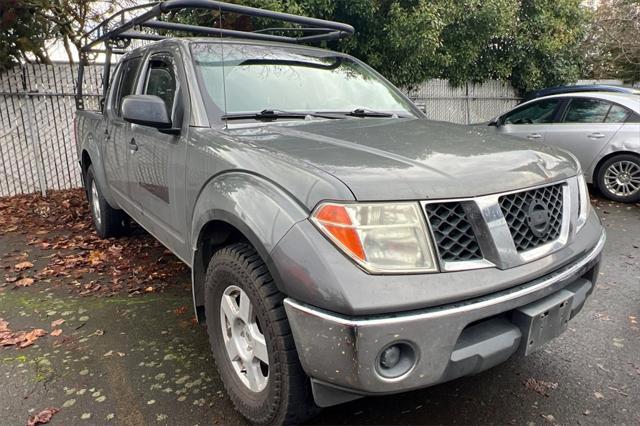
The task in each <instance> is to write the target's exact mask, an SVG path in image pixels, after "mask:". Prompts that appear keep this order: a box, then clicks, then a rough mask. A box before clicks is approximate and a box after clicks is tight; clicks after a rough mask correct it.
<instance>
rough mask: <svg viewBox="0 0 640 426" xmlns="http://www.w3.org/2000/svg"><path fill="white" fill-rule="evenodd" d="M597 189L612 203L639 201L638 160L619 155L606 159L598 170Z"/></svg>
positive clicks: (632, 156)
mask: <svg viewBox="0 0 640 426" xmlns="http://www.w3.org/2000/svg"><path fill="white" fill-rule="evenodd" d="M597 185H598V189H599V190H600V192H602V194H603V195H604V196H605V197H607V198H609V199H610V200H613V201H618V202H620V203H635V202H637V201H639V200H640V158H638V157H636V156H635V155H631V154H620V155H616V156H614V157H611V158H609V159H607V160H606V161H605V162H604V163H602V165H601V166H600V168H599V169H598V175H597Z"/></svg>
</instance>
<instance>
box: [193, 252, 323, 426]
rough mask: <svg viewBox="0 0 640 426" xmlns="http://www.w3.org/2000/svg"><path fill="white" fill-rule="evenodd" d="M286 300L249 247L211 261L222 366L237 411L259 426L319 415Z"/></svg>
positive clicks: (215, 338) (208, 306) (210, 312)
mask: <svg viewBox="0 0 640 426" xmlns="http://www.w3.org/2000/svg"><path fill="white" fill-rule="evenodd" d="M283 299H284V297H283V295H282V293H280V292H279V291H278V289H277V287H276V286H275V283H274V282H273V279H272V278H271V275H270V274H269V271H268V270H267V267H266V265H265V264H264V262H263V261H262V259H261V258H260V256H259V255H258V253H257V252H256V251H255V249H254V248H253V247H251V246H250V245H249V244H246V243H236V244H232V245H230V246H227V247H225V248H223V249H221V250H219V251H218V252H216V253H215V254H214V255H213V257H212V259H211V261H210V262H209V267H208V269H207V277H206V283H205V312H206V321H207V333H208V334H209V341H210V344H211V350H212V351H213V355H214V358H215V361H216V367H217V369H218V373H219V375H220V378H221V379H222V382H223V384H224V386H225V389H226V391H227V394H228V395H229V398H230V399H231V401H232V402H233V405H234V406H235V408H236V410H237V411H239V412H240V413H241V414H242V415H243V416H244V417H246V418H247V419H248V420H249V421H251V422H253V423H257V424H291V423H293V424H297V423H300V422H303V421H304V420H306V419H307V418H309V417H311V416H312V415H313V414H315V412H316V410H317V407H315V404H313V401H312V396H311V388H310V383H309V378H308V377H307V376H306V375H305V373H304V371H303V370H302V366H301V365H300V361H299V359H298V354H297V352H296V349H295V345H294V342H293V336H292V335H291V329H290V328H289V323H288V321H287V316H286V313H285V310H284V306H283V304H282V301H283Z"/></svg>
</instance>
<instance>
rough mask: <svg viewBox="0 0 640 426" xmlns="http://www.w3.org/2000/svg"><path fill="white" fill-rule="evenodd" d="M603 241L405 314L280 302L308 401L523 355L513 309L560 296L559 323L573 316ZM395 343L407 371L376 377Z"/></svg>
mask: <svg viewBox="0 0 640 426" xmlns="http://www.w3.org/2000/svg"><path fill="white" fill-rule="evenodd" d="M604 243H605V234H604V232H603V233H602V235H601V237H600V239H599V240H598V242H597V244H596V245H595V246H594V247H593V248H592V249H591V250H590V251H588V252H587V253H586V254H585V255H584V256H582V257H580V258H579V259H578V260H575V261H574V262H572V263H570V264H568V265H565V266H563V267H562V268H560V269H558V270H556V271H554V272H552V273H549V274H547V275H545V276H542V277H540V278H538V279H535V280H533V281H530V282H527V283H525V284H522V285H519V286H516V287H513V288H510V289H508V290H504V291H500V292H497V293H492V294H490V295H487V296H483V297H477V298H474V299H470V300H466V301H464V302H460V303H454V304H450V305H445V306H440V307H434V308H427V309H424V310H417V311H411V312H410V313H399V314H392V315H375V316H368V317H349V316H343V315H338V314H334V313H331V312H328V311H325V310H322V309H318V308H315V307H312V306H309V305H307V304H303V303H300V302H297V301H295V300H293V299H290V298H288V299H285V308H286V311H287V316H288V318H289V322H290V324H291V329H292V332H293V336H294V340H295V343H296V348H297V350H298V355H299V357H300V361H301V363H302V366H303V368H304V370H305V372H306V373H307V375H309V377H311V380H312V383H313V390H314V397H315V398H316V403H317V404H318V405H320V406H329V405H334V404H337V403H341V402H345V401H348V400H350V399H354V398H357V397H359V396H362V395H380V394H388V393H396V392H403V391H407V390H411V389H417V388H422V387H426V386H430V385H433V384H436V383H440V382H444V381H448V380H451V379H454V378H457V377H460V376H463V375H468V374H475V373H478V372H480V371H483V370H485V369H487V368H490V367H492V366H494V365H496V364H498V363H500V362H503V361H505V360H506V359H507V358H509V357H510V356H511V355H513V354H514V353H515V352H517V351H518V350H519V349H520V350H521V351H522V352H525V351H527V350H526V345H527V343H529V342H521V340H522V337H523V334H524V335H525V336H526V337H527V340H529V339H528V336H529V334H530V333H531V330H526V329H525V328H526V325H524V323H523V322H522V318H521V316H522V312H526V309H520V308H523V307H525V305H527V307H526V308H527V309H528V308H529V307H530V306H532V304H534V302H538V303H537V304H536V306H539V305H544V304H545V303H551V302H552V301H553V300H554V299H558V298H561V297H563V298H564V299H565V301H568V303H569V305H568V306H569V309H570V311H569V312H568V314H567V315H566V319H567V320H568V319H569V318H572V317H573V316H575V315H576V314H577V313H578V311H579V310H580V309H581V308H582V306H583V304H584V301H585V299H586V297H587V296H588V295H589V294H590V293H591V292H592V290H593V287H594V285H595V280H596V278H597V275H598V267H599V263H600V255H601V252H602V249H603V247H604ZM550 301H551V302H550ZM563 306H564V305H563ZM561 322H562V323H564V324H566V321H565V320H564V319H563V320H562V321H561ZM529 325H530V324H529ZM560 331H561V330H560ZM548 337H553V336H548ZM395 343H402V344H405V345H408V346H409V347H411V348H412V350H413V353H414V355H415V356H414V357H413V359H412V360H411V362H412V366H411V368H410V369H409V370H408V371H407V372H406V373H404V374H402V375H400V376H399V377H395V378H389V377H384V375H383V374H381V373H380V368H379V365H380V353H381V351H382V350H383V349H384V348H386V347H388V346H389V345H391V344H395Z"/></svg>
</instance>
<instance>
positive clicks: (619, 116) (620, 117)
mask: <svg viewBox="0 0 640 426" xmlns="http://www.w3.org/2000/svg"><path fill="white" fill-rule="evenodd" d="M630 115H631V111H629V110H628V109H626V108H625V107H623V106H620V105H616V104H613V105H611V109H610V110H609V113H608V114H607V116H606V117H605V119H604V122H605V123H624V122H625V121H627V118H628V117H629V116H630Z"/></svg>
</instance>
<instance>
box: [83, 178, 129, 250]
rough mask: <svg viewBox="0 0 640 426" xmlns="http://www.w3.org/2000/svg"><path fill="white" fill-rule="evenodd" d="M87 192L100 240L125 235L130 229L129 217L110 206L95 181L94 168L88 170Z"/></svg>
mask: <svg viewBox="0 0 640 426" xmlns="http://www.w3.org/2000/svg"><path fill="white" fill-rule="evenodd" d="M85 190H86V192H87V200H88V201H89V209H90V210H91V215H92V216H93V226H94V227H95V229H96V232H97V233H98V235H99V236H100V238H109V237H116V236H120V235H124V234H126V233H127V230H128V229H129V223H128V219H129V218H128V217H127V215H126V213H125V212H123V211H122V210H116V209H114V208H113V207H111V206H110V205H109V203H108V202H107V200H105V199H104V197H103V196H102V192H101V191H100V187H99V186H98V183H97V181H96V179H95V174H94V171H93V166H89V168H88V169H87V175H86V177H85Z"/></svg>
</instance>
